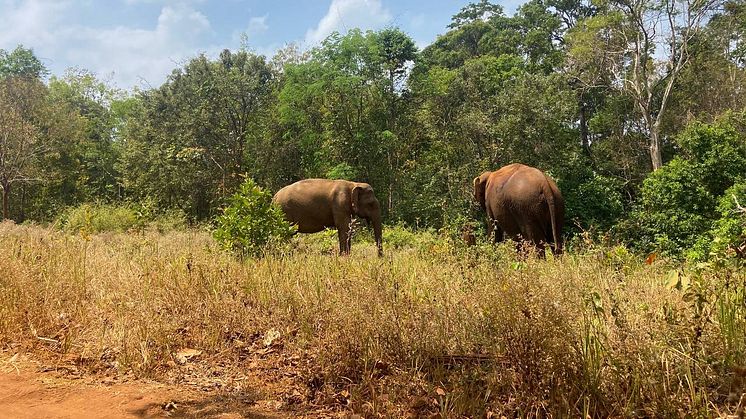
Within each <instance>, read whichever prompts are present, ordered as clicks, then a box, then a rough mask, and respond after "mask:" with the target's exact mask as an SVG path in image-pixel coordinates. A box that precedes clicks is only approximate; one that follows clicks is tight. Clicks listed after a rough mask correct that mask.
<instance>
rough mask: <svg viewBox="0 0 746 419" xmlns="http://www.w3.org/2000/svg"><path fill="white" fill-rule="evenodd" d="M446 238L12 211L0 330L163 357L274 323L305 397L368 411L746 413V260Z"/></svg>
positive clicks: (1, 250) (223, 346) (43, 344)
mask: <svg viewBox="0 0 746 419" xmlns="http://www.w3.org/2000/svg"><path fill="white" fill-rule="evenodd" d="M309 243H310V244H309ZM430 243H431V244H427V245H422V246H419V247H417V246H415V247H410V248H402V249H398V250H396V251H391V252H389V253H388V254H387V256H386V257H385V258H383V259H379V258H376V257H375V249H374V247H373V246H370V245H365V244H356V245H355V246H354V247H353V253H352V256H350V257H345V258H339V257H336V256H334V255H331V254H329V252H326V251H325V250H326V249H324V250H321V249H322V248H323V247H324V246H326V244H324V245H323V246H320V245H318V243H312V242H308V241H307V242H306V244H301V245H299V246H297V247H296V248H295V249H293V250H286V251H285V252H283V253H278V254H275V255H269V256H267V257H265V258H263V259H259V260H247V261H238V260H236V259H234V258H232V257H231V256H230V255H226V254H224V253H222V252H220V251H219V250H218V249H217V246H216V245H215V244H214V243H213V241H212V239H211V238H210V236H209V235H208V234H207V233H205V232H200V231H188V232H179V233H170V234H166V235H161V234H157V233H143V234H130V235H128V234H114V235H106V234H102V235H96V236H91V237H80V236H70V235H65V234H63V233H59V232H56V231H51V230H46V229H42V228H39V227H23V226H15V225H13V224H10V223H3V224H0V255H2V256H1V257H0V348H6V349H7V348H11V347H12V348H14V350H17V348H18V347H23V348H24V349H26V350H30V351H35V352H38V353H44V352H47V353H49V352H51V353H53V354H65V353H67V354H70V353H72V354H75V355H79V357H80V359H94V360H99V361H100V362H99V363H101V362H103V361H106V363H105V364H106V365H107V366H108V367H109V368H117V369H118V370H120V371H121V372H125V371H132V372H134V373H135V374H137V375H148V376H155V377H158V376H159V375H160V374H162V373H163V371H164V369H166V368H167V365H169V364H171V362H170V361H172V359H173V354H174V352H175V351H177V350H178V349H180V348H184V347H189V348H198V349H200V350H202V351H205V352H206V353H231V351H236V350H237V349H236V342H246V341H249V340H251V339H262V338H263V337H266V335H267V331H268V330H271V329H274V330H275V331H279V332H280V335H281V336H282V337H283V342H284V347H283V348H282V351H284V352H287V353H290V354H293V355H294V356H297V357H300V358H302V359H303V360H304V361H305V363H304V364H303V365H306V366H308V367H307V368H303V369H302V370H300V371H298V373H299V374H300V377H299V380H300V382H302V383H304V385H305V386H306V387H307V388H306V391H305V393H304V394H303V401H302V403H307V404H324V405H336V406H338V407H339V408H340V409H350V410H354V411H357V412H360V413H362V414H365V415H367V416H376V415H380V414H384V415H393V416H402V415H405V414H412V415H426V414H436V415H437V414H441V415H443V416H459V415H463V416H483V415H485V414H487V415H488V416H489V413H488V412H492V413H493V414H497V415H506V416H527V417H529V416H530V417H534V416H535V417H546V416H559V417H564V416H575V417H577V416H580V415H583V416H586V415H588V416H590V417H609V416H613V417H621V416H633V417H635V416H646V417H671V416H681V415H684V416H690V417H698V416H702V417H712V416H718V415H726V414H739V413H740V414H741V415H742V414H743V406H740V405H739V400H741V401H742V400H744V397H742V396H741V395H742V394H743V393H744V392H746V389H745V388H744V377H743V375H744V374H746V370H744V366H745V365H746V358H745V357H744V353H745V352H744V349H745V348H746V336H745V335H746V332H744V331H745V330H746V308H745V306H746V291H745V289H746V274H744V273H743V272H737V271H735V270H726V269H720V270H704V271H702V272H694V271H689V270H686V269H683V270H680V272H681V276H680V277H677V276H675V275H674V274H673V273H672V272H676V270H672V268H671V266H668V265H666V263H664V262H661V261H658V262H655V263H654V264H653V265H651V266H647V265H644V263H642V261H639V260H638V259H637V258H635V257H633V256H632V255H630V254H628V253H627V252H626V251H624V250H623V249H605V248H596V247H593V246H587V248H586V249H584V250H582V251H577V252H574V253H573V252H571V253H570V254H567V255H566V256H565V257H563V258H562V259H561V260H553V259H551V258H550V259H549V260H537V259H534V258H528V259H525V260H523V261H519V260H516V259H515V257H514V256H513V252H512V250H511V249H510V248H509V247H508V246H504V247H498V248H497V249H492V248H490V247H473V248H461V247H459V246H457V245H453V244H448V243H445V242H443V243H440V244H439V243H438V242H435V244H432V242H430ZM329 246H330V248H331V244H329ZM677 280H678V281H677ZM676 282H679V283H680V287H679V288H683V290H682V289H679V288H676V287H674V286H672V285H675V284H676ZM688 282H690V283H691V285H690V286H687V283H688ZM667 284H668V285H667ZM230 359H234V360H235V362H236V363H237V365H238V366H239V367H240V360H239V358H230ZM739 410H740V411H739Z"/></svg>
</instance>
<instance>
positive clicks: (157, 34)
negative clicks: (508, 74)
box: [0, 0, 217, 88]
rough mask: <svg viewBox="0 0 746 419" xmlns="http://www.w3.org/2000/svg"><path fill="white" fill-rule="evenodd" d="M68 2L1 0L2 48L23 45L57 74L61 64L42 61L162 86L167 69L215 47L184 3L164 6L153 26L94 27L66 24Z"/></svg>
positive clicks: (205, 24)
mask: <svg viewBox="0 0 746 419" xmlns="http://www.w3.org/2000/svg"><path fill="white" fill-rule="evenodd" d="M72 3H73V2H72V1H65V2H60V1H54V0H23V1H12V0H5V1H3V0H0V48H5V49H8V48H14V47H15V45H16V44H19V43H22V44H24V45H25V46H26V47H32V48H33V49H34V52H35V53H36V55H37V56H39V57H40V58H42V60H43V61H44V62H45V64H47V65H48V66H49V67H50V68H51V69H52V70H53V73H55V74H61V73H62V70H64V68H59V66H60V64H61V63H58V62H55V61H51V62H50V60H48V59H46V58H45V57H57V59H59V60H60V61H61V62H62V63H74V65H78V66H80V67H83V68H86V69H89V70H91V71H93V72H95V73H97V74H99V75H100V76H102V77H108V76H110V75H111V76H112V79H113V80H114V81H115V82H116V83H117V84H118V85H119V86H120V87H124V88H130V87H132V86H135V85H138V84H140V82H141V81H145V82H147V83H149V84H151V85H152V86H158V85H159V84H160V83H162V82H163V81H164V80H165V78H166V76H167V75H168V74H169V73H170V71H171V70H172V69H173V68H175V67H176V66H177V65H179V64H181V63H182V62H183V61H184V60H186V59H187V58H190V57H193V56H194V55H196V54H197V53H198V51H199V48H200V47H199V46H200V45H202V46H203V51H204V50H207V51H205V52H213V51H212V50H217V48H211V47H206V48H205V46H204V43H203V42H202V40H203V39H204V38H205V37H206V36H207V35H209V34H210V33H211V26H210V22H209V20H208V19H207V17H206V16H205V15H204V14H202V13H201V12H199V11H197V10H195V9H193V8H192V7H191V6H188V5H186V4H184V3H181V4H173V5H166V6H163V7H162V8H161V10H160V14H159V15H158V18H157V20H156V21H155V22H154V27H152V29H151V28H145V29H141V28H134V27H129V26H115V27H109V28H94V27H90V26H85V25H69V24H68V23H66V22H69V17H70V16H71V15H72V14H74V12H75V7H73V6H74V5H73V4H72Z"/></svg>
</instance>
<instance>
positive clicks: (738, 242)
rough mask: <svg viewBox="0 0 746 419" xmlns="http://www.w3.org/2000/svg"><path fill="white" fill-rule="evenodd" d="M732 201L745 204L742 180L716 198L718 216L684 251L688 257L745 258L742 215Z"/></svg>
mask: <svg viewBox="0 0 746 419" xmlns="http://www.w3.org/2000/svg"><path fill="white" fill-rule="evenodd" d="M736 202H738V204H739V205H740V206H741V207H743V206H744V205H746V181H741V182H739V183H737V184H735V185H733V186H732V187H731V188H729V189H728V190H727V191H725V193H724V194H723V196H722V197H720V202H719V204H718V212H719V214H720V218H719V219H717V220H716V221H715V222H714V223H713V226H712V229H711V230H710V232H709V233H708V234H705V235H703V236H702V237H700V239H699V240H698V241H697V243H696V245H695V246H694V248H693V249H692V250H691V251H690V252H689V253H688V254H687V258H688V259H689V260H691V261H693V262H702V261H705V260H708V259H713V260H714V261H716V262H741V261H743V259H744V258H746V214H745V213H743V212H741V210H740V209H739V208H737V207H736Z"/></svg>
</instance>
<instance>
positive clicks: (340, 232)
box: [337, 218, 352, 255]
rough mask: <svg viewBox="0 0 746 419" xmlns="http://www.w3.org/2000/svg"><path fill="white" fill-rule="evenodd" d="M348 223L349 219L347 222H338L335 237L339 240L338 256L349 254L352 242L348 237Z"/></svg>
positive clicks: (349, 236)
mask: <svg viewBox="0 0 746 419" xmlns="http://www.w3.org/2000/svg"><path fill="white" fill-rule="evenodd" d="M350 221H351V218H348V219H347V220H340V222H339V223H338V224H337V237H338V238H339V254H340V255H348V254H350V247H351V240H352V237H351V235H350Z"/></svg>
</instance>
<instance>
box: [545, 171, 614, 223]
mask: <svg viewBox="0 0 746 419" xmlns="http://www.w3.org/2000/svg"><path fill="white" fill-rule="evenodd" d="M556 180H557V186H558V187H559V188H560V191H562V197H563V198H564V199H565V219H566V223H565V229H564V231H565V234H566V235H567V234H568V233H570V234H572V233H577V232H578V226H579V228H580V229H582V230H588V229H591V228H594V229H596V230H597V231H608V230H609V228H611V226H612V225H613V224H614V223H615V222H617V221H618V219H619V217H620V216H621V215H622V213H623V211H624V206H623V204H622V193H621V190H622V185H621V182H619V181H618V180H616V179H613V178H611V177H608V176H604V175H601V174H599V173H596V172H595V171H593V170H592V169H591V166H590V164H589V162H587V161H585V160H584V159H580V158H577V159H575V160H573V161H571V162H570V167H568V168H565V169H564V170H562V171H561V175H560V176H557V178H556Z"/></svg>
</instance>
